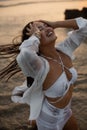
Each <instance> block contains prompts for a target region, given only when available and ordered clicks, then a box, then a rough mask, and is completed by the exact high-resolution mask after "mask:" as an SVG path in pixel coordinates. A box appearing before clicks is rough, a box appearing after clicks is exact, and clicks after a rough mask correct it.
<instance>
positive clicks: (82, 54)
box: [0, 0, 87, 130]
mask: <svg viewBox="0 0 87 130" xmlns="http://www.w3.org/2000/svg"><path fill="white" fill-rule="evenodd" d="M86 5H87V1H86V0H83V1H77V0H76V1H75V0H72V1H71V0H70V1H69V0H67V1H66V2H65V1H63V0H62V1H61V0H58V1H57V0H54V1H52V0H0V44H8V43H11V41H12V39H13V38H14V37H15V36H17V35H20V34H21V30H22V28H23V27H24V25H25V24H26V23H28V22H29V21H32V20H37V19H46V20H51V21H55V20H63V19H64V11H65V9H73V8H75V9H79V10H81V9H82V8H83V7H86ZM66 32H67V31H66V30H64V29H56V33H57V35H58V40H57V41H58V42H60V41H62V40H63V39H64V38H65V37H66V35H67V34H66ZM75 56H76V58H75V60H74V61H73V64H74V66H75V68H76V69H77V72H78V79H77V82H76V87H75V89H74V92H73V98H72V110H73V113H74V114H75V117H76V119H77V121H78V124H79V127H80V130H87V42H85V43H83V44H81V46H80V47H79V48H78V49H77V50H76V51H75ZM10 60H11V59H0V69H2V68H3V67H5V66H6V65H7V64H8V63H9V61H10ZM24 80H25V77H24V76H23V75H22V73H20V74H18V75H15V76H13V77H12V78H11V79H10V80H9V81H8V82H5V80H4V79H3V80H2V81H0V130H30V129H29V128H27V126H26V122H27V121H28V117H29V107H28V106H27V105H25V104H15V103H13V102H12V101H11V92H12V90H13V88H14V87H15V86H18V85H21V84H22V83H23V81H24ZM19 126H26V128H25V127H22V128H21V129H17V128H18V127H19Z"/></svg>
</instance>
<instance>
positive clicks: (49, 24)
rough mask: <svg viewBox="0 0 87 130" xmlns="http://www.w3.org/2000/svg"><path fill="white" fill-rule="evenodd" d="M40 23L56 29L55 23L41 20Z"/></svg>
mask: <svg viewBox="0 0 87 130" xmlns="http://www.w3.org/2000/svg"><path fill="white" fill-rule="evenodd" d="M39 22H42V23H45V24H47V25H48V26H50V27H52V28H53V29H55V28H56V24H55V22H51V21H46V20H39Z"/></svg>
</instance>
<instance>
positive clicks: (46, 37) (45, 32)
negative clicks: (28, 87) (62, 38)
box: [34, 22, 57, 45]
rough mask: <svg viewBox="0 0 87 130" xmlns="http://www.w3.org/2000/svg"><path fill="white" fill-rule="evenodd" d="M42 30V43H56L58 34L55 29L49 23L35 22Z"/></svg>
mask: <svg viewBox="0 0 87 130" xmlns="http://www.w3.org/2000/svg"><path fill="white" fill-rule="evenodd" d="M34 23H35V24H36V26H37V27H38V29H39V30H40V32H41V40H40V41H41V44H43V45H47V44H50V43H55V40H56V39H57V36H56V35H55V32H54V29H53V28H52V27H49V26H48V25H47V24H45V23H42V22H34Z"/></svg>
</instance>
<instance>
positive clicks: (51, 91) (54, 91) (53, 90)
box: [44, 67, 77, 98]
mask: <svg viewBox="0 0 87 130" xmlns="http://www.w3.org/2000/svg"><path fill="white" fill-rule="evenodd" d="M69 71H70V72H71V74H72V78H71V80H70V81H69V80H68V79H67V76H66V73H65V71H63V73H62V74H61V75H60V77H59V78H58V79H57V80H56V82H55V83H54V84H53V85H52V86H51V87H50V88H48V89H47V90H45V91H44V94H45V96H47V97H53V98H56V97H61V96H64V95H65V93H66V92H67V91H68V89H69V87H70V84H74V83H75V81H76V79H77V72H76V70H75V68H74V67H71V68H70V69H69Z"/></svg>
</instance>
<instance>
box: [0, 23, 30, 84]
mask: <svg viewBox="0 0 87 130" xmlns="http://www.w3.org/2000/svg"><path fill="white" fill-rule="evenodd" d="M30 23H31V22H30ZM30 23H28V24H27V25H26V26H25V27H24V28H23V30H22V35H21V36H17V37H15V38H14V39H13V40H12V43H11V44H6V45H0V59H1V58H12V61H11V62H10V63H9V64H8V65H7V66H6V67H4V68H3V69H2V70H0V80H1V79H3V78H6V80H8V79H9V78H11V77H12V76H13V75H14V74H17V73H18V72H20V71H21V69H20V68H19V66H18V63H17V61H16V57H17V55H18V54H19V52H20V51H19V46H20V45H21V43H22V42H23V41H24V40H26V39H28V38H29V35H27V34H26V33H27V28H29V25H30ZM18 37H21V40H20V42H19V41H18V40H17V39H18ZM27 79H28V82H31V80H32V79H31V80H30V79H29V77H27Z"/></svg>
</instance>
